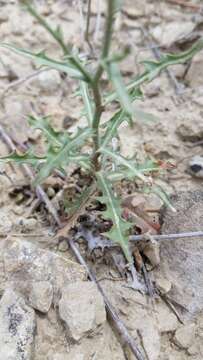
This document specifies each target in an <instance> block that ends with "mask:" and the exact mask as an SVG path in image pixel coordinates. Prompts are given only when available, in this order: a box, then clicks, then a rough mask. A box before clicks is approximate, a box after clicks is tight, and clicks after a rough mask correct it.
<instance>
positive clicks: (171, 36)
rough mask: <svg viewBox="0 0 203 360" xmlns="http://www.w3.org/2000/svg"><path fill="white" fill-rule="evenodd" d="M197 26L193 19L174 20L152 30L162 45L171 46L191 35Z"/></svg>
mask: <svg viewBox="0 0 203 360" xmlns="http://www.w3.org/2000/svg"><path fill="white" fill-rule="evenodd" d="M194 28H195V23H193V22H192V21H184V22H180V21H172V22H169V23H166V24H161V25H158V26H156V27H155V28H154V29H153V30H152V35H153V37H154V38H155V40H156V41H158V42H159V44H160V45H161V46H164V47H170V46H171V45H173V44H174V43H175V42H176V41H178V40H180V39H182V38H184V37H185V36H187V35H189V34H190V33H191V32H192V31H193V29H194Z"/></svg>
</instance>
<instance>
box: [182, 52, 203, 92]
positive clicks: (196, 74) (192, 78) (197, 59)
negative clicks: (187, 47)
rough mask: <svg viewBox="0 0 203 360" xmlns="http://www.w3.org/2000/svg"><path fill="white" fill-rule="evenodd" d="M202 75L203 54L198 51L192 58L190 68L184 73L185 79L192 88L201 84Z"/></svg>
mask: <svg viewBox="0 0 203 360" xmlns="http://www.w3.org/2000/svg"><path fill="white" fill-rule="evenodd" d="M202 77H203V56H202V53H199V54H197V55H195V56H194V58H193V59H192V62H191V65H190V68H189V70H188V72H187V74H186V77H185V80H186V81H187V83H188V84H189V85H190V86H191V87H192V88H197V87H199V86H202Z"/></svg>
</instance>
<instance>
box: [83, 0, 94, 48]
mask: <svg viewBox="0 0 203 360" xmlns="http://www.w3.org/2000/svg"><path fill="white" fill-rule="evenodd" d="M91 5H92V0H88V5H87V21H86V29H85V34H84V38H85V41H87V44H88V45H89V47H90V50H91V51H92V44H91V42H90V40H89V30H90V18H91Z"/></svg>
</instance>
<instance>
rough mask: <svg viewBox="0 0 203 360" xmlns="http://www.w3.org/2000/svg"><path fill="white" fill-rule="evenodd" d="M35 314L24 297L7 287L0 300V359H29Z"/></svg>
mask: <svg viewBox="0 0 203 360" xmlns="http://www.w3.org/2000/svg"><path fill="white" fill-rule="evenodd" d="M34 332H35V314H34V311H33V309H32V308H30V307H29V306H28V305H26V303H25V301H24V299H23V298H22V297H21V296H19V295H18V294H17V293H15V292H14V291H13V290H11V289H7V290H6V291H5V292H4V295H3V297H2V299H1V301H0V333H1V336H0V359H2V360H22V359H24V360H29V359H30V360H31V359H32V347H33V343H34Z"/></svg>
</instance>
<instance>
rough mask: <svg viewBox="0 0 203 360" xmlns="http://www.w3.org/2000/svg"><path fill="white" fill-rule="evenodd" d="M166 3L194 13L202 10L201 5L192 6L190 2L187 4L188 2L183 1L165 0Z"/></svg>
mask: <svg viewBox="0 0 203 360" xmlns="http://www.w3.org/2000/svg"><path fill="white" fill-rule="evenodd" d="M166 1H167V2H169V3H171V4H174V5H179V6H183V7H187V8H189V9H191V10H194V11H198V10H199V11H200V10H201V9H202V6H201V5H198V4H192V3H191V2H190V3H188V2H185V1H184V0H166Z"/></svg>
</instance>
